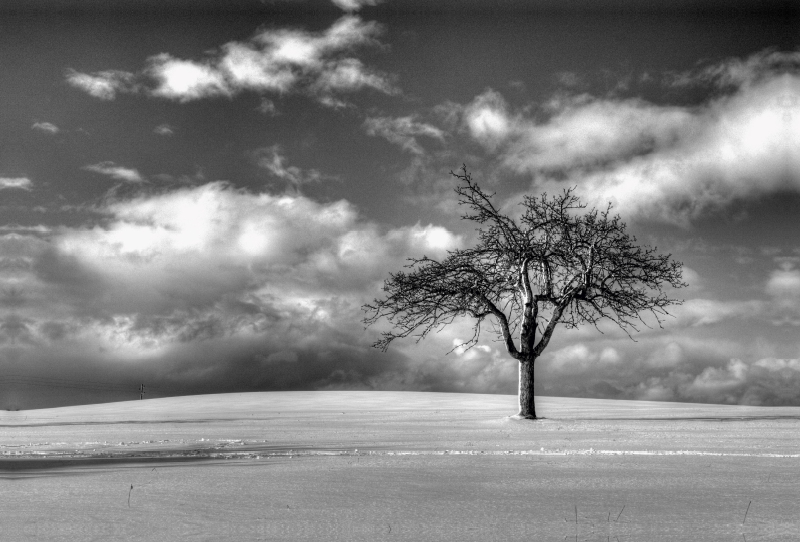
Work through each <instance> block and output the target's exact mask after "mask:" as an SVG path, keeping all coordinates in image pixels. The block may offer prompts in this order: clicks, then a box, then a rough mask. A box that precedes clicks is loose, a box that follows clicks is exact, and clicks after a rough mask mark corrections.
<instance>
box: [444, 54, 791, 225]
mask: <svg viewBox="0 0 800 542" xmlns="http://www.w3.org/2000/svg"><path fill="white" fill-rule="evenodd" d="M797 58H798V55H797V54H795V53H785V54H784V53H777V52H773V53H769V54H758V55H754V56H753V57H750V58H748V59H745V60H743V61H740V62H738V63H736V62H726V63H723V64H720V65H717V66H713V67H711V68H708V70H710V72H713V73H715V74H717V75H714V77H716V78H718V79H720V81H724V83H725V85H728V87H726V90H725V91H724V92H723V91H720V90H712V91H711V97H710V98H709V99H708V100H706V102H704V103H701V104H699V105H691V106H687V105H663V104H655V103H651V102H647V101H645V100H643V99H641V98H627V99H622V98H597V97H593V96H590V95H584V94H582V95H574V96H566V97H565V96H559V97H557V98H555V99H553V100H551V101H550V102H547V103H545V104H542V105H540V106H538V107H536V108H530V107H529V108H526V109H521V110H519V111H512V110H511V109H510V108H509V106H508V105H507V103H506V102H505V100H504V99H503V97H502V96H501V95H500V94H499V93H497V92H496V91H493V90H487V91H486V92H484V93H482V94H480V95H479V96H477V97H476V98H475V99H474V100H473V101H472V102H471V103H470V104H468V105H466V106H458V107H456V109H457V110H458V111H457V114H458V115H460V118H461V121H462V123H463V125H464V126H465V127H466V130H467V133H468V134H469V135H470V136H471V138H472V139H473V140H475V141H477V142H478V143H480V144H481V145H482V146H483V147H484V148H485V150H486V151H487V152H489V153H491V154H493V155H495V156H496V159H497V160H498V162H499V163H500V164H501V165H502V166H503V167H504V168H506V169H507V170H509V171H512V172H515V173H524V174H529V175H531V176H532V177H533V179H534V182H533V184H534V185H535V187H536V189H537V190H538V191H541V190H546V191H549V192H553V191H558V190H560V189H561V188H562V187H565V186H575V185H577V186H578V189H579V191H580V193H581V194H582V196H583V197H584V199H588V200H589V203H590V204H594V205H601V206H604V205H605V203H607V202H609V201H611V202H613V203H614V205H615V207H616V210H617V211H619V212H620V213H622V214H623V215H625V216H630V217H633V218H637V219H642V220H651V221H662V222H668V223H673V224H679V225H683V226H688V224H690V223H691V222H692V221H693V220H695V219H696V218H697V217H699V216H701V215H702V214H704V213H706V212H707V211H709V210H718V209H722V208H724V207H726V206H728V205H730V204H732V203H733V202H735V201H737V200H739V201H740V200H743V199H748V198H757V197H761V196H764V195H767V194H773V193H776V192H778V191H781V190H791V191H794V192H799V191H800V143H799V141H800V139H799V138H798V134H800V68H798V62H797ZM710 72H709V73H710ZM709 77H710V76H709ZM720 84H721V83H720ZM450 109H451V110H452V109H453V106H451V107H450Z"/></svg>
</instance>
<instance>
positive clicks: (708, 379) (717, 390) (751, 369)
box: [681, 358, 800, 405]
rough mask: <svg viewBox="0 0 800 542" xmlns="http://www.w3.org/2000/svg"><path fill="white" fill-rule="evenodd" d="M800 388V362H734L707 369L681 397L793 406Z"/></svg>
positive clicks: (787, 360) (737, 360) (786, 360)
mask: <svg viewBox="0 0 800 542" xmlns="http://www.w3.org/2000/svg"><path fill="white" fill-rule="evenodd" d="M798 385H800V360H797V359H775V358H765V359H759V360H758V361H756V362H754V363H750V364H748V363H745V362H744V361H742V360H741V359H736V358H734V359H731V360H730V361H729V362H728V363H727V365H725V366H722V367H706V368H705V369H704V370H703V371H702V372H701V373H700V374H699V375H697V376H696V377H695V378H694V379H692V380H691V382H689V383H688V384H686V385H685V386H683V387H682V389H681V392H682V395H683V396H684V397H686V398H690V399H691V398H695V399H699V400H703V401H708V402H714V403H721V404H750V405H762V404H769V405H793V404H797V398H798V392H797V390H798Z"/></svg>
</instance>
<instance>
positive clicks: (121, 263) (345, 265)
mask: <svg viewBox="0 0 800 542" xmlns="http://www.w3.org/2000/svg"><path fill="white" fill-rule="evenodd" d="M97 210H98V211H99V212H101V213H102V216H103V217H104V218H103V220H102V221H100V222H99V223H98V224H96V225H95V226H94V227H90V228H84V229H70V228H61V229H59V230H58V231H55V232H50V234H49V235H47V236H46V238H45V239H38V238H35V237H34V236H33V235H31V234H28V233H26V232H19V233H14V234H9V235H13V236H15V237H13V238H9V236H8V235H7V236H5V237H4V238H0V241H2V239H4V241H3V242H4V243H5V244H2V243H0V254H2V258H3V260H2V262H0V264H2V265H3V267H4V269H9V270H10V269H12V268H13V269H14V271H13V276H12V274H11V271H9V272H4V273H3V277H4V278H3V280H4V281H11V280H12V279H13V282H14V284H15V285H16V287H17V289H18V290H19V292H20V294H19V296H18V297H16V298H14V301H13V303H14V304H15V305H14V306H15V307H16V308H15V311H16V312H15V317H14V318H12V319H10V320H9V319H8V318H6V320H4V321H5V322H6V324H5V325H6V330H7V333H6V335H7V337H6V346H5V347H3V348H6V349H8V348H11V347H12V346H13V348H16V350H15V352H16V354H15V356H16V357H15V358H14V359H15V360H17V361H15V362H14V363H20V364H25V366H26V367H28V368H30V370H31V371H35V370H38V369H40V368H43V367H46V366H48V364H49V365H54V366H56V367H60V366H62V365H59V363H62V362H63V363H66V362H65V361H64V360H69V364H70V375H71V378H77V376H76V375H88V374H91V373H92V372H93V371H95V372H97V371H99V372H100V373H108V374H117V375H118V374H121V373H120V371H121V372H123V373H124V367H125V366H127V365H125V364H128V363H131V362H136V363H137V364H138V367H139V371H144V372H146V373H147V374H150V375H151V377H152V378H156V376H152V375H158V378H159V379H160V381H161V382H168V383H169V385H170V386H177V387H178V388H179V389H180V391H181V392H182V393H200V392H202V391H203V390H205V389H208V390H209V391H210V390H212V389H213V387H214V386H215V385H220V386H221V387H222V389H228V388H226V386H230V387H231V389H234V388H235V387H236V386H239V388H238V389H241V386H250V387H249V388H248V389H286V386H290V387H295V388H297V387H305V388H309V387H311V388H326V387H337V386H344V385H347V386H351V387H363V388H364V389H373V388H381V389H390V388H391V387H392V386H394V387H395V388H402V389H419V386H423V387H425V386H427V387H430V386H433V387H434V388H435V387H437V386H441V385H444V384H443V383H442V382H441V381H440V380H439V377H438V376H435V374H438V373H436V371H441V369H436V368H435V367H434V365H436V364H434V363H433V362H432V361H431V360H429V359H427V358H426V360H423V361H418V360H411V359H408V358H407V357H406V356H405V355H404V354H403V353H402V352H401V351H394V352H392V353H390V354H387V355H385V356H383V357H382V358H381V363H375V355H376V354H377V353H376V352H374V351H372V350H370V348H369V345H370V344H371V343H372V342H373V341H374V340H375V338H376V337H375V336H376V334H377V331H376V330H371V331H369V332H365V331H364V329H363V327H362V325H361V324H360V320H361V318H362V317H363V313H362V311H361V305H362V304H363V303H365V302H367V301H369V300H371V298H372V297H373V296H377V295H379V286H380V284H381V282H382V280H383V279H384V278H385V277H386V276H387V274H388V272H389V271H390V270H392V271H393V270H396V269H399V268H401V267H402V265H403V264H404V263H405V259H406V257H408V256H410V255H418V256H421V255H422V254H428V255H430V256H431V257H443V256H444V255H445V254H446V251H447V250H451V249H453V248H456V247H458V246H460V244H461V243H462V242H463V239H462V238H461V237H460V236H457V235H455V234H453V233H452V232H450V231H448V230H447V229H445V228H443V227H441V226H437V225H432V224H429V225H422V224H416V225H413V226H405V227H400V228H393V229H388V230H387V229H383V228H381V227H379V226H378V225H377V224H375V223H372V222H369V221H365V220H363V219H362V218H361V217H359V215H358V213H357V212H356V210H355V208H354V207H353V206H352V205H351V204H350V203H348V202H346V201H343V200H342V201H336V202H330V203H319V202H315V201H313V200H311V199H309V198H306V197H304V196H301V195H271V194H267V193H252V192H248V191H245V190H237V189H235V188H233V187H231V186H230V185H228V184H226V183H223V182H215V183H208V184H204V185H201V186H191V187H182V188H178V189H173V190H171V191H169V192H164V193H160V194H149V195H139V196H136V197H126V198H118V199H115V200H113V202H110V203H107V204H105V206H103V207H100V208H99V209H97ZM9 284H10V283H9ZM9 284H0V286H3V287H4V288H3V291H6V292H8V291H10V289H9V288H8V287H7V286H9ZM9 299H10V298H9ZM8 303H11V301H10V300H9V301H8ZM2 318H3V317H2V315H0V320H2ZM12 331H13V334H14V338H15V339H14V340H15V341H16V343H15V344H14V345H11V344H10V342H9V341H10V340H11V335H10V333H11V332H12ZM23 337H24V339H25V341H24V344H22V343H23V341H22V339H23ZM0 340H3V339H2V338H0ZM0 346H2V345H0ZM6 354H7V352H5V351H4V352H0V355H3V356H5V355H6ZM418 363H421V364H423V365H424V367H422V366H419V367H418V365H417V364H418ZM472 363H473V364H475V365H478V361H477V360H476V361H474V362H472ZM98 364H100V365H101V366H102V367H105V368H102V367H101V369H98V368H97V366H98ZM428 364H430V366H428ZM415 367H418V368H419V372H417V373H416V374H413V372H414V368H415ZM426 367H427V368H426ZM55 372H57V371H55ZM244 375H249V376H247V377H246V378H245V377H244ZM94 379H96V380H103V378H101V377H100V376H97V375H96V376H95V377H94ZM459 385H465V386H466V385H467V384H465V383H463V382H462V384H459ZM387 386H388V387H390V388H386V387H387ZM415 386H416V387H415Z"/></svg>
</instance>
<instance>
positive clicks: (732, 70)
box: [665, 50, 800, 89]
mask: <svg viewBox="0 0 800 542" xmlns="http://www.w3.org/2000/svg"><path fill="white" fill-rule="evenodd" d="M798 71H800V52H797V51H793V52H789V51H774V50H766V51H761V52H759V53H755V54H753V55H750V56H749V57H747V58H744V59H741V58H730V59H727V60H725V61H723V62H718V63H716V64H712V65H710V66H704V67H699V68H696V69H694V70H690V71H685V72H679V73H668V74H666V76H665V82H666V83H667V84H669V85H672V86H676V87H687V86H700V85H708V84H711V85H714V86H716V87H720V88H729V89H730V88H733V89H738V88H741V87H743V86H750V85H753V84H758V83H761V82H763V81H764V80H766V79H770V78H772V77H773V76H774V74H775V73H797V72H798Z"/></svg>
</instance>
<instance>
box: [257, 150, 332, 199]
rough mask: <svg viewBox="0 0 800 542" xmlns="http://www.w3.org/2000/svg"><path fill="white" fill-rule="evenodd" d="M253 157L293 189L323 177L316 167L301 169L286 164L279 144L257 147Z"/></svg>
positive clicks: (262, 166) (260, 165)
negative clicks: (306, 169)
mask: <svg viewBox="0 0 800 542" xmlns="http://www.w3.org/2000/svg"><path fill="white" fill-rule="evenodd" d="M255 157H256V163H257V164H258V166H259V167H261V168H263V169H266V170H267V171H269V172H270V173H271V174H272V175H274V176H275V177H277V178H278V179H281V180H282V181H285V182H287V183H289V184H290V185H291V186H292V187H293V188H295V189H298V188H300V186H302V185H304V184H308V183H313V182H319V181H320V180H322V178H323V175H322V174H321V173H320V172H319V171H317V170H316V169H311V170H308V171H303V170H302V169H300V168H299V167H297V166H289V165H287V164H286V156H284V155H283V152H282V149H281V147H280V145H272V146H271V147H265V148H263V149H259V150H257V151H256V152H255Z"/></svg>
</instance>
